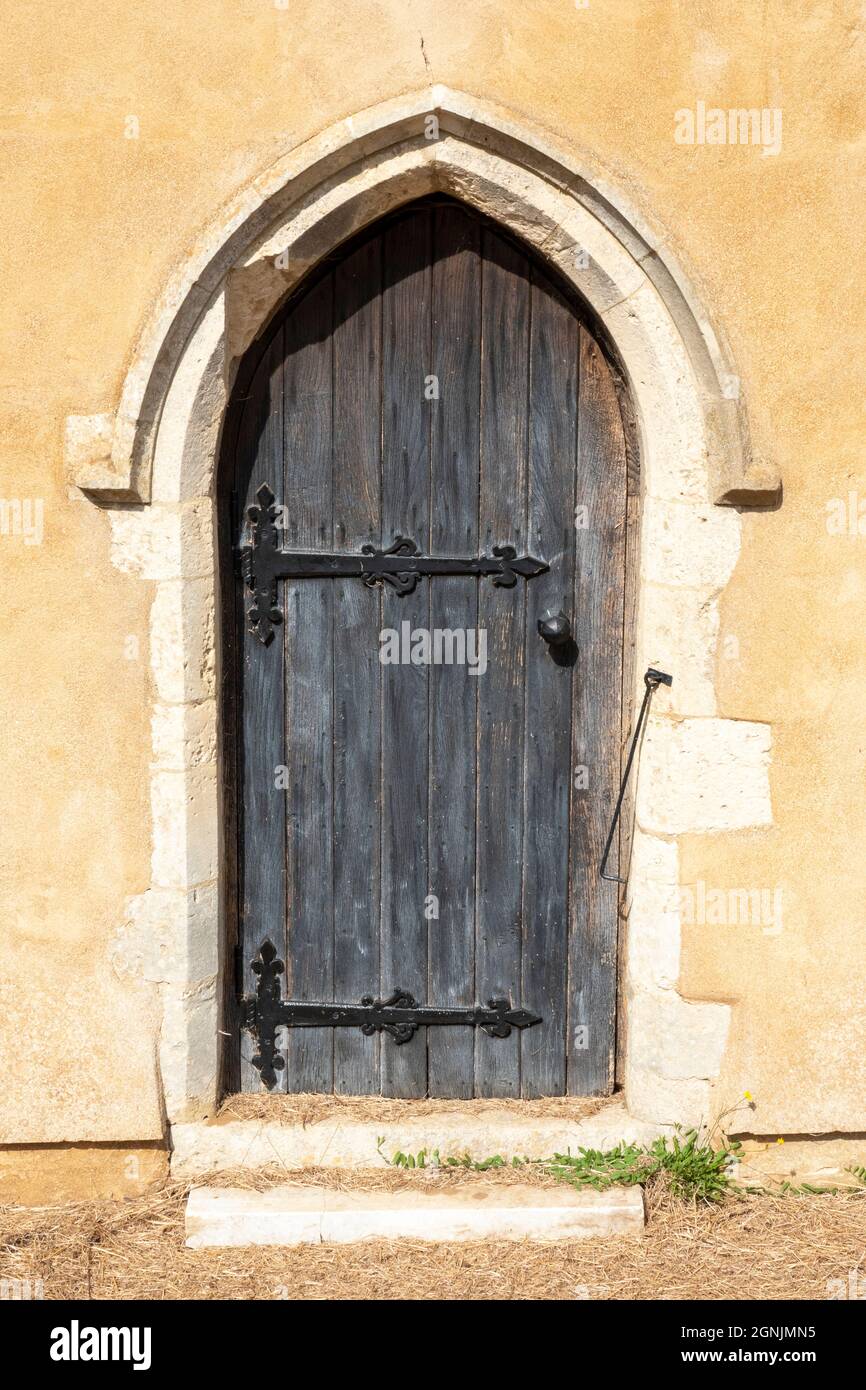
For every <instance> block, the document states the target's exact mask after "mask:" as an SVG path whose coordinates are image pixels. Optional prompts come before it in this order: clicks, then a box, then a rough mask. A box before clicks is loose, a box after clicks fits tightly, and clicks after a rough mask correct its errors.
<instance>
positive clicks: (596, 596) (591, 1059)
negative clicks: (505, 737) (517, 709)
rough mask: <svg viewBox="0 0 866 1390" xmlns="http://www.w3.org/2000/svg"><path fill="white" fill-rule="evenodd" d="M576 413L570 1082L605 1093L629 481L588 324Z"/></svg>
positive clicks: (611, 1009) (615, 414)
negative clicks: (611, 842)
mask: <svg viewBox="0 0 866 1390" xmlns="http://www.w3.org/2000/svg"><path fill="white" fill-rule="evenodd" d="M578 418H579V424H578V448H577V490H576V496H577V505H578V506H579V507H585V509H586V511H585V513H584V514H582V515H581V519H582V520H583V519H585V521H586V525H585V526H580V527H578V528H577V530H576V531H575V543H576V549H577V556H576V565H575V584H574V612H575V614H576V621H577V627H576V636H577V642H578V646H579V648H580V658H579V662H578V666H577V670H576V682H575V686H576V689H575V704H574V738H573V766H574V768H575V769H579V768H585V769H586V774H585V780H586V783H587V785H586V787H585V789H584V788H580V787H578V786H577V785H576V786H575V790H574V793H573V824H572V857H571V930H570V940H569V1020H568V1043H569V1051H568V1090H569V1093H570V1094H572V1095H605V1094H606V1093H607V1092H608V1091H610V1090H611V1089H612V1087H613V1076H614V1061H615V1056H614V1053H615V1017H616V963H617V897H618V889H617V885H616V884H615V883H607V882H605V881H604V880H602V879H600V878H599V876H598V865H599V862H600V859H601V852H602V849H603V846H604V841H605V836H606V833H607V825H608V820H609V817H610V815H611V810H612V807H613V805H614V803H615V800H616V795H617V784H618V780H619V770H620V737H621V695H622V666H623V643H622V631H623V612H624V592H625V542H626V501H627V480H626V449H625V438H624V434H623V427H622V420H621V417H620V411H619V403H618V401H617V396H616V391H615V388H614V383H613V380H612V378H611V373H610V369H609V367H608V365H607V363H606V361H605V359H604V357H603V356H602V354H601V351H600V350H599V348H598V346H597V344H596V343H595V342H593V340H592V338H591V337H590V336H589V334H588V333H587V332H585V331H584V330H582V331H581V339H580V407H579V417H578ZM581 780H584V779H581ZM611 869H612V871H613V872H616V871H617V866H616V860H614V862H613V863H612V864H611Z"/></svg>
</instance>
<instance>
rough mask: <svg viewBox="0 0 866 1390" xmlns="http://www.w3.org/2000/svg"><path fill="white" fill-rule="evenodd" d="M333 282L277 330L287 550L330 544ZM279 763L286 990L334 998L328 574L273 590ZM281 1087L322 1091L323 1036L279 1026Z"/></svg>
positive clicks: (325, 1081)
mask: <svg viewBox="0 0 866 1390" xmlns="http://www.w3.org/2000/svg"><path fill="white" fill-rule="evenodd" d="M332 316H333V275H332V274H329V275H326V276H325V277H324V278H323V279H322V280H320V281H319V282H318V283H317V284H316V285H315V286H314V287H313V288H312V289H311V290H310V291H309V292H308V293H307V294H306V295H305V296H304V297H303V299H301V300H300V302H299V303H298V305H297V307H296V308H295V309H294V311H293V313H292V314H291V315H290V316H289V318H288V319H287V321H286V326H285V368H284V375H283V414H284V448H285V453H284V462H285V475H284V479H285V480H284V484H283V489H282V499H283V500H285V503H286V506H287V508H288V534H287V536H286V538H285V540H284V544H286V543H287V544H288V545H289V546H291V547H292V548H300V549H321V550H331V549H332V548H333V539H334V538H333V524H332V517H333V499H332V399H333V397H332V324H333V317H332ZM283 607H284V612H285V634H286V646H285V660H286V765H287V767H288V776H287V779H286V780H287V784H288V785H287V790H286V792H285V796H286V798H287V813H288V814H287V837H288V854H287V862H288V882H287V924H288V955H287V958H286V995H287V997H289V996H291V997H292V998H295V999H324V1000H328V999H333V997H334V846H333V753H334V749H333V731H334V719H333V661H332V652H333V641H334V585H333V582H332V581H331V580H329V579H321V580H319V579H301V580H295V581H286V582H285V583H284V584H283ZM286 1031H287V1035H288V1050H287V1054H286V1077H287V1085H288V1088H289V1090H290V1091H330V1090H332V1088H333V1084H334V1066H333V1049H334V1030H333V1029H331V1028H290V1029H288V1030H286Z"/></svg>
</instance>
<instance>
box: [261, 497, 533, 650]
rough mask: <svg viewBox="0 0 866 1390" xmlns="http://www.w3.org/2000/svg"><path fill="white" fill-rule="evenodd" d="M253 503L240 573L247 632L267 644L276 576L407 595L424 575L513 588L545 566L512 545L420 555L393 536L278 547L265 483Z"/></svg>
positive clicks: (275, 616) (274, 614)
mask: <svg viewBox="0 0 866 1390" xmlns="http://www.w3.org/2000/svg"><path fill="white" fill-rule="evenodd" d="M256 499H257V505H255V506H252V507H248V508H247V517H248V518H249V521H250V523H251V527H252V538H251V542H250V544H249V545H245V546H243V547H242V548H241V572H242V574H243V577H244V581H245V583H246V585H247V587H248V588H249V589H250V590H251V592H252V595H253V602H252V605H251V607H250V608H249V610H248V614H247V617H248V620H249V625H250V628H251V630H252V631H253V632H254V633H255V635H256V637H258V639H259V641H260V642H262V643H264V644H267V643H268V642H270V640H271V638H272V637H273V635H274V627H275V625H276V624H277V623H280V622H282V616H283V615H282V612H281V610H280V608H279V605H278V600H277V582H278V580H280V579H363V581H364V583H365V584H366V585H367V587H368V588H373V587H374V586H375V585H377V584H381V585H385V584H388V585H390V587H391V588H392V589H394V590H395V591H396V592H397V593H398V594H411V592H412V590H413V589H414V588H415V586H416V584H417V583H418V580H419V579H420V578H421V577H422V575H425V574H426V575H430V576H435V575H481V576H488V575H489V576H490V577H491V578H492V579H493V583H494V584H496V585H498V586H499V587H500V588H504V589H511V588H513V587H514V585H515V584H516V583H517V577H518V575H520V577H521V578H523V579H526V580H529V579H534V578H535V576H536V575H539V574H544V573H545V571H546V570H547V569H548V568H549V566H548V565H547V564H545V562H544V561H543V560H536V559H535V558H534V556H532V555H518V554H517V550H516V548H515V547H514V546H513V545H495V546H494V547H493V554H492V555H479V556H475V557H473V558H470V559H465V560H464V559H455V558H448V557H447V556H427V555H421V554H420V552H419V550H418V547H417V545H416V544H415V542H414V541H413V540H409V539H408V537H406V536H397V537H396V538H395V539H394V541H393V543H392V544H391V545H389V546H387V547H386V548H384V549H379V548H378V547H376V546H375V545H372V544H369V543H368V544H367V545H363V546H362V547H361V553H360V554H356V555H352V554H349V553H346V554H339V553H337V554H326V553H324V552H318V551H311V552H308V553H300V552H295V551H291V550H283V549H281V547H280V536H279V531H280V527H279V526H278V517H279V516H280V513H281V511H282V510H283V509H282V508H281V507H279V506H277V505H276V499H275V497H274V494H273V492H272V491H271V489H270V487H269V486H268V484H267V483H263V484H262V486H261V487H260V488H259V490H258V492H257V493H256Z"/></svg>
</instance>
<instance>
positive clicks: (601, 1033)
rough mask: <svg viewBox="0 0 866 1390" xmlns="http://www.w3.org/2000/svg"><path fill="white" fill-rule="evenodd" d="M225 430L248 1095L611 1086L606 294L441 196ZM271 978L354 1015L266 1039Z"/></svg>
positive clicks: (617, 663) (293, 311) (228, 667)
mask: <svg viewBox="0 0 866 1390" xmlns="http://www.w3.org/2000/svg"><path fill="white" fill-rule="evenodd" d="M230 420H231V426H230V428H229V429H228V430H227V446H226V447H227V449H228V462H227V473H228V475H229V478H230V481H229V485H228V488H227V491H228V492H230V493H231V496H232V502H231V514H230V516H228V519H227V522H226V525H225V528H224V529H225V535H226V542H227V544H228V545H230V546H231V548H232V550H233V552H234V556H235V560H236V562H237V563H236V564H235V566H234V568H233V569H232V570H231V573H232V574H233V575H234V576H235V577H234V578H233V579H230V580H229V582H228V585H227V589H226V593H231V594H232V595H233V598H232V601H230V602H228V603H227V604H226V605H225V607H226V610H227V611H226V614H225V641H224V658H225V685H226V699H225V707H224V711H225V720H226V727H227V733H228V739H229V745H228V746H229V757H228V759H227V769H228V778H227V791H228V812H229V821H230V827H229V833H230V837H231V849H232V852H231V853H230V855H229V867H230V876H231V877H232V881H233V883H234V885H235V893H234V896H233V897H232V896H231V895H230V903H229V911H230V916H231V917H232V923H233V924H234V925H235V926H236V931H237V942H238V951H237V959H238V963H239V969H240V977H239V979H240V988H241V989H242V991H243V992H244V993H245V994H246V995H247V996H249V998H250V999H252V998H253V997H254V995H255V991H256V988H257V985H258V986H259V989H260V997H259V1001H258V1004H257V1005H253V1004H251V1003H250V1002H248V1003H247V1004H246V1005H245V1006H244V1008H245V1013H244V1014H243V1016H242V1017H241V1018H240V1019H239V1020H238V1023H239V1029H242V1025H243V1023H244V1022H246V1024H247V1025H248V1026H258V1029H259V1036H258V1038H257V1037H256V1035H255V1033H254V1032H251V1031H248V1030H244V1031H241V1032H240V1036H241V1043H240V1047H241V1059H240V1063H239V1068H240V1083H241V1085H242V1086H243V1087H244V1088H253V1089H258V1088H259V1087H260V1086H261V1084H262V1080H263V1079H264V1081H265V1082H266V1084H268V1085H276V1086H277V1087H279V1088H282V1089H285V1088H287V1089H288V1090H289V1091H293V1092H297V1091H319V1092H322V1091H325V1092H328V1091H331V1090H335V1091H338V1092H342V1093H348V1094H371V1093H372V1094H376V1093H380V1092H381V1093H382V1094H385V1095H391V1096H407V1097H411V1096H424V1095H428V1094H429V1095H431V1096H451V1097H468V1096H540V1095H561V1094H566V1093H570V1094H577V1095H583V1094H586V1095H589V1094H603V1093H605V1092H607V1091H608V1090H610V1089H611V1087H612V1084H613V1062H614V1041H615V1013H616V957H617V903H616V890H615V887H614V886H613V885H611V884H608V883H605V882H602V881H601V880H600V879H599V877H598V863H599V857H600V851H601V847H602V845H603V841H604V836H605V831H606V822H607V817H608V816H609V814H610V809H611V806H612V804H613V801H614V798H615V794H616V784H617V779H618V775H619V769H620V749H621V730H622V715H623V710H622V699H623V679H622V677H623V624H624V593H625V573H626V540H627V515H628V507H627V502H628V479H627V473H628V468H627V457H626V453H627V451H626V445H625V435H624V428H623V423H622V419H621V415H620V409H619V404H618V395H617V390H616V387H615V379H614V374H613V372H612V369H611V367H610V365H609V362H608V359H607V357H606V355H605V353H604V352H603V351H602V350H601V348H600V347H599V344H598V341H597V337H595V336H594V335H593V331H592V329H591V327H590V326H589V323H588V320H587V317H586V314H585V312H584V311H582V309H581V308H580V306H579V305H578V303H577V302H575V301H574V300H572V299H570V298H569V297H567V296H566V294H565V293H564V292H563V289H562V288H561V287H558V286H557V285H556V284H554V281H553V279H552V278H551V276H550V274H549V273H548V272H546V271H545V268H544V267H543V265H541V264H540V263H539V262H538V261H537V260H536V259H535V258H534V257H533V256H531V255H530V254H529V253H528V252H527V251H526V250H524V249H522V248H521V247H520V246H519V245H518V244H517V243H515V242H514V241H513V240H512V239H511V238H510V237H509V236H507V235H505V234H503V232H502V231H501V230H500V229H498V228H497V226H496V225H495V224H493V223H492V222H489V221H488V220H486V219H485V218H483V217H481V216H479V215H477V214H476V213H474V212H473V211H471V210H469V209H468V208H466V207H465V206H463V205H462V204H458V203H457V202H454V201H451V200H447V199H444V198H435V199H427V200H424V201H423V202H419V203H415V204H412V205H410V206H408V207H406V208H404V209H402V210H401V211H400V212H399V213H397V214H395V215H392V216H390V217H389V218H387V219H385V220H383V221H382V222H380V223H377V224H375V225H374V226H373V227H372V228H371V229H368V230H367V231H366V232H365V233H364V234H363V235H361V236H359V237H358V238H356V239H355V240H353V241H352V242H350V243H349V244H347V245H346V246H345V247H343V248H342V249H341V250H340V251H339V252H338V253H337V254H336V255H335V256H334V257H333V258H331V259H330V260H329V261H328V262H327V263H326V264H324V265H322V266H321V267H320V268H319V270H318V271H317V272H316V273H315V274H314V275H313V276H312V277H311V278H309V279H308V281H306V282H305V284H304V286H303V287H302V289H301V291H300V292H299V293H297V294H296V295H295V296H294V297H293V299H292V300H291V302H290V303H289V304H288V305H287V306H286V307H285V309H284V310H283V311H281V313H280V314H279V315H278V317H277V319H276V321H274V322H273V323H272V324H271V326H270V327H269V329H268V330H267V333H266V334H265V335H264V337H263V338H262V339H261V340H260V341H259V342H258V343H257V344H255V345H254V347H253V349H251V352H250V354H249V356H248V360H247V361H246V362H245V363H244V365H243V368H242V371H241V373H240V377H239V384H238V388H237V390H236V392H235V401H234V406H233V411H232V415H231V417H230ZM262 489H264V491H263V490H262ZM251 508H252V509H253V510H252V511H250V509H251ZM400 538H403V539H402V540H401V539H400ZM508 547H511V548H512V549H510V550H509V549H508ZM431 561H432V562H434V563H429V562H431ZM436 561H438V562H439V563H438V565H437V564H436V563H435V562H436ZM446 561H447V562H448V563H444V562H446ZM560 614H562V615H564V616H565V618H567V619H568V622H569V624H570V627H571V633H572V638H571V640H565V641H556V640H555V639H556V638H557V637H562V636H563V633H562V631H561V630H560V629H561V626H562V624H561V622H559V623H557V622H556V621H553V623H552V626H551V625H550V624H551V620H553V619H557V618H558V616H559V615H560ZM540 621H541V622H544V621H546V622H547V624H548V626H547V627H546V628H545V633H546V637H545V635H543V634H541V633H540V631H539V622H540ZM437 632H438V634H439V635H438V637H437ZM546 638H552V639H554V640H546ZM266 941H267V942H270V943H272V946H270V947H269V946H266V947H265V952H264V959H262V958H261V957H259V952H260V950H261V948H262V945H263V943H265V942H266ZM274 954H275V955H276V956H277V957H278V961H282V962H284V963H285V970H284V972H283V973H282V974H280V975H278V974H276V973H275V971H276V970H278V968H279V966H278V963H275V962H272V961H271V956H273V955H274ZM254 963H255V967H256V968H255V969H254V968H253V967H254ZM278 991H279V992H280V997H281V999H282V1000H283V1001H292V1002H293V1003H306V1004H307V1005H309V1004H311V1003H317V1004H323V1005H327V1006H328V1011H327V1012H319V1013H317V1012H316V1011H315V1010H314V1009H312V1010H311V1009H309V1008H307V1010H306V1011H305V1010H303V1009H300V1010H297V1011H296V1014H295V1015H293V1016H292V1017H291V1019H290V1020H289V1021H290V1023H291V1026H288V1027H285V1028H280V1030H279V1032H278V1033H277V1035H276V1048H275V1050H273V1049H272V1047H271V1045H270V1042H269V1039H268V1037H267V1036H265V1035H266V1034H267V1033H268V1030H269V1029H271V1027H272V1025H273V1024H274V1021H275V1018H277V1015H276V1014H275V1013H274V1010H273V1006H274V1003H275V999H276V996H277V992H278ZM395 991H402V992H403V996H402V997H400V998H397V999H393V998H392V995H393V994H394V992H395ZM407 994H408V995H411V996H412V1001H413V1002H414V1005H415V1008H414V1009H413V1008H412V1006H411V1004H410V1003H408V1002H407V1000H406V998H405V996H406V995H407ZM268 999H269V1000H270V1005H271V1010H270V1013H268V1008H267V1000H268ZM364 999H366V1000H367V1004H366V1005H363V1006H362V1007H361V1009H360V1010H359V1007H358V1006H359V1005H361V1001H362V1000H364ZM389 1000H390V1001H391V1002H390V1004H389V1005H388V1009H387V1010H386V1011H384V1012H383V1011H382V1010H381V1009H379V1010H378V1011H377V1008H376V1005H375V1003H372V1002H371V1001H378V1002H379V1003H385V1002H387V1001H389ZM489 1001H500V1002H499V1003H496V1004H489ZM501 1001H505V1003H504V1004H503V1003H502V1002H501ZM476 1006H480V1007H481V1009H482V1013H481V1014H480V1015H474V1014H473V1012H472V1011H473V1010H474V1009H475V1008H476ZM281 1008H282V1012H281V1013H280V1014H279V1019H281V1020H282V1021H285V1020H286V1018H287V1017H288V1014H287V1012H286V1010H285V1007H284V1006H281ZM419 1008H420V1009H421V1013H420V1014H419V1013H418V1009H419ZM425 1008H426V1009H428V1010H429V1009H430V1008H433V1009H444V1010H447V1011H449V1012H448V1015H447V1017H446V1016H442V1015H437V1016H436V1021H433V1015H431V1014H429V1013H427V1014H425V1013H424V1012H423V1010H424V1009H425ZM521 1009H522V1010H524V1011H525V1012H526V1013H527V1014H529V1015H531V1016H532V1017H533V1018H535V1019H536V1020H538V1021H536V1022H533V1023H532V1026H526V1027H519V1026H516V1025H517V1024H519V1023H521V1022H525V1021H526V1020H523V1019H521V1018H520V1016H519V1015H511V1013H510V1011H511V1010H521ZM365 1010H366V1012H365ZM362 1023H365V1024H366V1031H364V1029H362V1027H361V1026H360V1025H361V1024H362ZM310 1025H315V1026H310ZM384 1025H387V1026H384ZM401 1038H402V1039H405V1040H401ZM281 1063H282V1065H281Z"/></svg>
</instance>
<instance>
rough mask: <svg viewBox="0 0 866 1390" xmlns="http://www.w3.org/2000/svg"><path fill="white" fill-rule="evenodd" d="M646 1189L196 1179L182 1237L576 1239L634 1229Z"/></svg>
mask: <svg viewBox="0 0 866 1390" xmlns="http://www.w3.org/2000/svg"><path fill="white" fill-rule="evenodd" d="M643 1226H644V1209H643V1193H642V1192H641V1189H640V1188H638V1187H618V1188H611V1189H610V1190H608V1191H605V1192H594V1191H592V1190H587V1191H582V1192H581V1191H577V1190H576V1189H574V1188H569V1187H566V1186H563V1187H561V1188H549V1187H533V1186H531V1185H530V1184H529V1183H526V1184H522V1183H521V1184H514V1185H513V1186H512V1185H509V1186H507V1187H506V1186H505V1185H503V1184H498V1185H497V1184H495V1183H483V1182H477V1183H476V1182H469V1183H467V1184H466V1186H465V1187H461V1188H451V1189H447V1190H442V1191H441V1192H436V1191H435V1190H433V1191H431V1190H430V1189H429V1188H426V1189H421V1188H419V1189H417V1190H415V1191H408V1192H407V1191H403V1192H362V1191H354V1192H341V1191H339V1189H336V1188H329V1187H315V1186H312V1185H311V1186H300V1185H299V1186H296V1187H289V1186H286V1187H274V1188H269V1189H267V1190H266V1191H264V1192H251V1191H248V1190H246V1189H244V1188H231V1187H222V1188H220V1187H197V1188H193V1190H192V1191H191V1192H190V1194H189V1197H188V1199H187V1207H186V1243H187V1245H188V1246H191V1247H192V1248H193V1249H201V1248H202V1247H205V1246H246V1245H319V1244H335V1245H345V1244H351V1243H354V1242H356V1241H362V1240H395V1239H404V1240H429V1241H462V1240H508V1241H511V1240H542V1241H546V1240H550V1241H561V1240H575V1239H582V1238H586V1237H587V1236H599V1237H601V1236H611V1235H640V1234H641V1233H642V1231H643Z"/></svg>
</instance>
